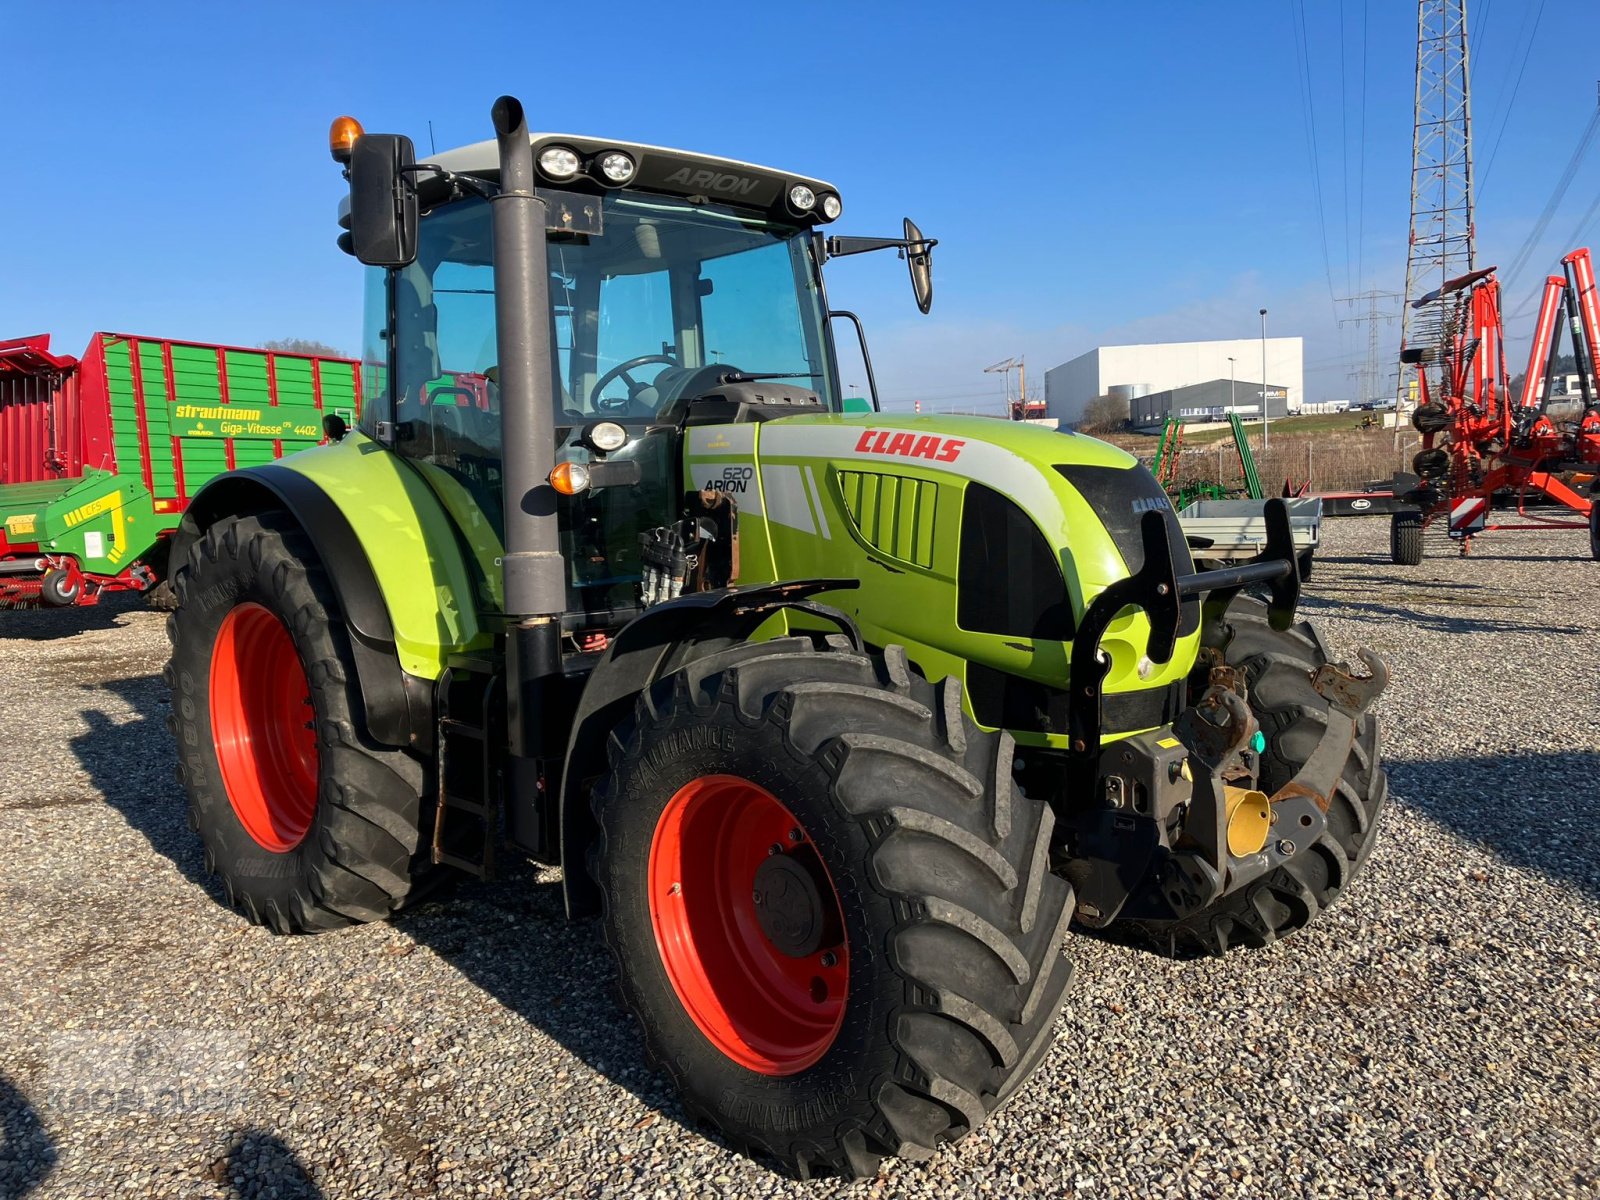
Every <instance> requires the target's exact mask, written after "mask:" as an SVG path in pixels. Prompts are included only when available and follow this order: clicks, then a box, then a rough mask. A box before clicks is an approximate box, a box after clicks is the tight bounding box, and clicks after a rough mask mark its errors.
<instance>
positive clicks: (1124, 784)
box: [1067, 500, 1389, 928]
mask: <svg viewBox="0 0 1600 1200" xmlns="http://www.w3.org/2000/svg"><path fill="white" fill-rule="evenodd" d="M1266 523H1267V544H1266V547H1265V549H1264V550H1263V551H1262V553H1261V554H1260V555H1258V556H1257V557H1256V558H1254V559H1253V560H1251V561H1250V562H1248V563H1244V564H1241V565H1239V566H1234V567H1228V568H1224V569H1221V570H1216V571H1204V572H1198V573H1193V574H1182V575H1180V574H1179V573H1178V566H1177V563H1176V562H1175V560H1174V558H1173V555H1172V550H1171V546H1170V543H1169V541H1168V534H1167V525H1166V518H1165V517H1164V516H1163V515H1162V514H1161V513H1159V512H1149V513H1146V514H1145V515H1144V517H1143V519H1142V522H1141V525H1140V536H1141V539H1142V542H1143V546H1144V564H1143V566H1141V567H1140V569H1139V570H1138V571H1136V572H1135V573H1134V574H1132V575H1130V576H1129V577H1128V578H1126V579H1123V580H1120V581H1118V582H1117V583H1115V584H1112V585H1111V586H1110V587H1108V588H1106V589H1105V591H1103V592H1101V593H1100V595H1099V596H1098V597H1097V598H1096V599H1095V601H1094V602H1093V603H1092V604H1091V605H1090V606H1089V609H1088V611H1087V612H1086V613H1085V614H1084V618H1083V621H1082V623H1081V625H1080V627H1079V629H1078V633H1077V636H1076V638H1075V639H1074V641H1073V647H1072V695H1071V701H1070V704H1069V708H1068V733H1069V737H1070V746H1071V750H1070V767H1069V770H1068V773H1067V781H1068V785H1069V786H1070V787H1071V789H1072V794H1073V795H1075V796H1089V797H1093V800H1092V801H1091V802H1090V804H1089V805H1088V806H1087V808H1086V809H1084V810H1082V815H1081V816H1080V817H1079V819H1078V821H1077V822H1076V823H1075V824H1076V830H1075V837H1074V845H1073V847H1072V852H1071V854H1070V864H1069V866H1068V874H1069V875H1070V877H1071V878H1072V881H1073V883H1074V885H1075V887H1076V889H1077V897H1078V914H1077V915H1078V920H1079V921H1080V922H1082V923H1083V924H1085V925H1087V926H1090V927H1093V928H1099V927H1103V926H1105V925H1109V924H1110V923H1111V922H1112V921H1113V920H1115V919H1116V918H1117V917H1118V916H1119V915H1120V916H1135V915H1137V916H1141V917H1156V916H1161V917H1165V918H1167V919H1176V920H1182V919H1184V918H1186V917H1189V916H1191V915H1193V914H1195V913H1198V912H1200V911H1201V910H1202V909H1205V908H1206V907H1208V906H1209V905H1211V904H1212V903H1213V902H1214V901H1216V900H1217V899H1218V898H1219V897H1221V896H1223V895H1225V894H1228V893H1231V892H1236V891H1238V890H1239V889H1241V888H1243V887H1245V886H1247V885H1249V884H1250V883H1252V882H1254V881H1256V880H1258V879H1261V878H1263V877H1264V876H1266V875H1268V874H1270V873H1271V872H1273V871H1275V870H1277V869H1278V868H1279V867H1281V866H1283V865H1284V864H1285V863H1287V862H1288V861H1289V860H1290V859H1292V858H1294V857H1295V855H1296V854H1298V853H1300V852H1302V851H1303V850H1304V849H1305V848H1306V847H1308V846H1310V845H1311V844H1312V843H1313V842H1315V841H1316V840H1317V839H1318V838H1319V837H1321V836H1322V834H1323V832H1324V831H1325V830H1326V828H1327V822H1328V809H1329V806H1330V804H1331V803H1332V800H1333V795H1334V792H1335V790H1336V789H1337V788H1338V786H1339V781H1340V778H1341V775H1342V772H1343V771H1344V768H1345V764H1346V762H1347V761H1348V759H1349V756H1350V753H1351V747H1352V745H1353V743H1354V742H1355V740H1356V737H1357V732H1358V730H1357V727H1358V723H1359V721H1360V719H1361V715H1362V714H1363V713H1364V712H1365V711H1366V710H1367V709H1368V708H1370V707H1371V705H1372V703H1373V701H1375V700H1376V699H1377V697H1378V694H1379V693H1380V692H1382V691H1383V689H1384V686H1385V685H1386V684H1387V683H1388V679H1389V671H1388V668H1387V667H1386V666H1385V665H1384V663H1383V660H1382V659H1380V658H1379V657H1378V656H1377V655H1376V654H1374V653H1372V652H1371V651H1370V650H1367V649H1365V648H1362V649H1360V650H1358V651H1357V653H1358V655H1359V657H1360V659H1361V661H1362V663H1363V664H1364V665H1365V666H1366V669H1367V674H1366V675H1363V676H1357V675H1352V674H1351V673H1350V671H1349V669H1348V667H1347V666H1346V665H1344V664H1334V663H1325V664H1323V665H1321V666H1319V667H1318V668H1316V669H1315V670H1314V671H1313V672H1312V673H1311V686H1312V687H1313V688H1314V689H1315V691H1316V692H1317V694H1318V695H1320V696H1321V697H1322V698H1323V699H1324V700H1325V701H1327V704H1328V712H1327V722H1326V726H1325V729H1324V732H1323V734H1322V737H1321V740H1320V741H1319V743H1318V744H1317V746H1316V748H1315V750H1313V752H1312V753H1311V755H1310V756H1309V758H1308V759H1307V760H1306V761H1305V763H1304V765H1303V766H1302V767H1301V769H1300V770H1299V771H1298V773H1296V774H1295V776H1294V777H1293V778H1292V779H1290V780H1289V781H1288V782H1286V783H1284V784H1283V785H1282V786H1280V787H1279V788H1278V789H1277V790H1276V791H1275V792H1274V793H1273V794H1272V795H1271V796H1267V795H1265V794H1264V793H1262V792H1261V791H1259V790H1257V786H1256V785H1257V782H1258V779H1259V776H1260V752H1261V750H1262V748H1263V746H1264V740H1263V738H1262V735H1261V733H1260V730H1259V726H1258V724H1257V721H1256V719H1255V716H1254V715H1253V714H1252V712H1251V710H1250V706H1249V704H1248V699H1249V692H1248V685H1247V682H1246V680H1245V678H1244V675H1243V672H1241V671H1239V670H1238V669H1236V668H1235V667H1231V666H1228V665H1226V664H1225V663H1224V662H1223V660H1222V656H1221V655H1220V654H1219V653H1218V652H1217V651H1216V650H1215V649H1214V648H1211V647H1205V648H1203V649H1202V651H1201V658H1200V662H1199V664H1198V666H1197V668H1196V671H1197V673H1199V672H1204V673H1205V674H1204V677H1203V678H1202V680H1201V683H1202V684H1203V687H1202V690H1201V691H1200V694H1199V696H1198V697H1197V698H1196V700H1195V702H1194V703H1193V704H1192V705H1191V706H1190V707H1189V708H1187V709H1185V710H1184V711H1183V712H1181V713H1180V714H1179V715H1178V717H1177V719H1176V720H1175V721H1174V722H1173V724H1172V726H1171V728H1170V730H1155V731H1152V732H1149V733H1144V734H1138V735H1135V736H1133V737H1129V738H1124V739H1121V740H1119V741H1117V742H1114V743H1112V744H1111V745H1109V746H1105V747H1102V745H1101V741H1100V730H1101V728H1102V723H1101V696H1102V692H1101V685H1102V683H1103V681H1104V679H1105V677H1106V675H1107V673H1108V672H1109V671H1110V668H1111V662H1110V659H1109V657H1108V656H1107V655H1106V654H1105V653H1104V652H1103V651H1102V650H1101V649H1100V639H1101V637H1102V636H1103V635H1104V634H1105V631H1106V629H1107V627H1108V626H1109V625H1110V624H1111V622H1112V621H1113V620H1114V619H1115V618H1116V617H1117V615H1118V614H1119V613H1121V612H1123V611H1124V610H1125V609H1127V608H1129V607H1133V608H1136V609H1138V610H1140V611H1141V612H1143V613H1144V614H1145V616H1146V617H1147V618H1148V620H1149V622H1150V640H1149V643H1148V651H1147V653H1148V655H1149V658H1150V659H1151V661H1152V662H1154V663H1157V664H1160V663H1165V662H1167V661H1169V660H1170V659H1171V657H1172V654H1173V649H1174V646H1175V644H1176V641H1177V635H1178V626H1179V622H1180V619H1181V616H1182V609H1183V605H1184V603H1185V601H1188V600H1193V599H1195V598H1199V597H1204V601H1203V616H1202V620H1203V622H1204V625H1205V627H1206V628H1207V629H1214V628H1217V627H1218V626H1219V625H1220V623H1221V622H1222V621H1223V619H1224V617H1225V616H1226V614H1227V611H1228V607H1229V605H1231V604H1232V603H1233V601H1234V599H1235V598H1236V597H1237V596H1238V594H1239V592H1240V591H1241V590H1242V589H1244V588H1246V587H1249V586H1251V585H1265V586H1266V587H1267V588H1268V589H1269V592H1270V600H1269V603H1268V605H1267V612H1268V617H1269V621H1270V624H1271V626H1272V628H1273V629H1276V630H1278V631H1280V632H1281V631H1284V630H1287V629H1289V627H1290V626H1291V625H1292V624H1293V622H1294V616H1295V609H1296V607H1297V605H1298V603H1299V598H1300V577H1299V571H1298V568H1297V565H1296V561H1295V546H1294V538H1293V535H1292V533H1291V530H1290V526H1289V513H1288V509H1287V507H1286V506H1285V505H1284V503H1283V502H1282V501H1281V500H1271V501H1268V503H1267V506H1266ZM1274 835H1275V836H1274ZM1152 871H1154V872H1155V876H1154V877H1155V879H1156V880H1157V881H1158V895H1159V902H1160V903H1162V904H1164V906H1166V907H1167V909H1168V911H1167V912H1165V913H1156V912H1153V911H1152V912H1145V911H1142V909H1143V908H1144V907H1146V905H1147V903H1148V902H1147V901H1144V900H1140V901H1137V902H1136V906H1137V907H1139V908H1140V909H1141V911H1140V912H1138V913H1134V912H1131V911H1125V910H1126V909H1127V908H1128V906H1129V901H1130V898H1132V897H1134V896H1135V895H1136V889H1139V888H1140V886H1141V885H1142V884H1143V883H1144V882H1145V881H1146V880H1147V879H1149V878H1151V872H1152Z"/></svg>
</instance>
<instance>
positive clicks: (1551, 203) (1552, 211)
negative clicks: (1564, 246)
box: [1505, 105, 1600, 288]
mask: <svg viewBox="0 0 1600 1200" xmlns="http://www.w3.org/2000/svg"><path fill="white" fill-rule="evenodd" d="M1597 130H1600V105H1596V106H1595V110H1594V112H1593V113H1591V114H1590V116H1589V123H1588V124H1587V125H1585V126H1584V127H1583V132H1582V133H1580V134H1579V135H1578V144H1577V146H1575V147H1574V148H1573V151H1572V157H1571V158H1570V159H1568V160H1567V167H1566V170H1564V171H1562V172H1561V178H1560V179H1558V180H1556V186H1555V187H1554V188H1553V189H1552V190H1551V192H1550V198H1549V200H1547V201H1546V202H1545V206H1544V211H1543V212H1541V213H1540V214H1539V220H1538V221H1537V222H1536V223H1535V224H1534V227H1533V229H1532V230H1530V231H1529V233H1528V236H1527V237H1526V238H1525V239H1523V242H1522V245H1521V246H1520V247H1519V248H1518V250H1517V254H1516V257H1515V258H1514V259H1513V260H1512V263H1511V266H1509V267H1508V268H1506V272H1505V284H1506V287H1508V288H1509V287H1511V286H1513V285H1514V284H1515V283H1516V281H1517V279H1518V277H1519V276H1520V275H1521V274H1522V270H1523V268H1524V267H1526V266H1527V265H1528V260H1529V259H1530V258H1532V257H1533V252H1534V251H1535V250H1536V249H1537V248H1538V243H1539V239H1540V238H1542V237H1543V236H1544V231H1545V230H1546V229H1547V228H1548V227H1549V225H1550V221H1551V219H1552V218H1554V216H1555V215H1556V210H1557V209H1558V208H1560V207H1561V201H1562V200H1563V199H1565V198H1566V194H1567V189H1568V188H1569V187H1571V186H1572V181H1573V180H1574V179H1576V178H1577V176H1578V168H1579V167H1580V166H1582V165H1583V157H1584V155H1585V154H1587V153H1588V152H1589V147H1590V145H1591V144H1592V143H1593V142H1594V136H1595V132H1596V131H1597Z"/></svg>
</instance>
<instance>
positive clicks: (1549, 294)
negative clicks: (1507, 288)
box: [1390, 249, 1600, 566]
mask: <svg viewBox="0 0 1600 1200" xmlns="http://www.w3.org/2000/svg"><path fill="white" fill-rule="evenodd" d="M1561 263H1562V267H1563V274H1561V275H1551V276H1550V277H1549V278H1548V279H1546V280H1545V287H1544V299H1543V302H1542V303H1541V305H1540V308H1539V319H1538V324H1537V325H1536V327H1535V331H1534V338H1533V346H1532V349H1531V351H1530V353H1529V356H1528V370H1527V374H1526V377H1525V382H1524V383H1523V386H1522V395H1521V396H1520V398H1518V397H1513V395H1512V391H1511V380H1510V377H1509V376H1508V374H1507V371H1506V358H1505V328H1504V325H1503V322H1502V318H1501V311H1500V284H1499V281H1498V280H1497V279H1496V278H1495V275H1494V268H1493V267H1488V268H1486V269H1484V270H1481V271H1473V272H1470V273H1469V274H1466V275H1463V276H1461V277H1460V278H1458V279H1452V280H1451V281H1450V282H1448V283H1446V284H1445V285H1444V286H1443V287H1442V288H1441V289H1439V291H1437V292H1433V293H1430V294H1429V295H1427V296H1424V297H1422V298H1421V299H1420V300H1417V301H1414V302H1413V303H1414V304H1415V305H1416V306H1418V307H1420V306H1421V305H1424V304H1431V303H1439V302H1441V301H1443V302H1445V303H1447V304H1450V305H1451V306H1452V307H1451V310H1450V313H1449V315H1448V318H1447V321H1446V325H1445V337H1444V338H1443V339H1441V342H1440V345H1439V347H1438V348H1437V349H1435V350H1432V351H1429V350H1424V349H1420V348H1413V349H1408V350H1405V351H1403V352H1402V354H1401V361H1402V362H1405V363H1408V364H1411V365H1414V366H1415V367H1416V368H1417V384H1418V389H1419V392H1418V399H1419V403H1418V405H1417V408H1416V410H1415V411H1414V412H1413V413H1412V415H1411V421H1412V424H1413V425H1414V426H1415V427H1416V429H1417V432H1419V433H1420V434H1422V449H1421V450H1419V451H1418V452H1417V455H1416V457H1415V459H1413V462H1412V466H1413V469H1414V470H1415V471H1416V473H1417V476H1418V477H1419V479H1420V481H1421V482H1420V485H1419V486H1418V487H1417V489H1416V490H1415V491H1413V492H1412V493H1411V494H1410V496H1409V497H1408V499H1410V500H1412V501H1413V502H1414V503H1415V504H1416V506H1417V507H1416V509H1414V510H1407V511H1404V512H1398V513H1396V514H1395V515H1394V517H1393V518H1392V520H1393V524H1392V526H1391V532H1390V554H1391V557H1392V558H1393V560H1394V561H1395V562H1396V563H1400V564H1402V565H1407V566H1414V565H1415V564H1417V563H1419V562H1421V561H1422V535H1423V531H1424V529H1426V528H1427V527H1428V526H1429V525H1432V524H1434V523H1435V522H1438V521H1443V522H1445V523H1446V524H1447V527H1448V530H1449V534H1450V537H1451V538H1453V539H1455V540H1456V541H1457V542H1458V543H1459V544H1460V547H1461V553H1462V554H1463V555H1465V554H1469V553H1471V549H1472V539H1473V538H1474V537H1476V536H1477V535H1478V534H1481V533H1484V532H1486V531H1489V530H1496V531H1498V530H1542V529H1588V531H1589V549H1590V553H1591V554H1592V555H1593V556H1594V557H1595V558H1597V559H1600V504H1596V503H1595V499H1594V497H1595V494H1596V476H1597V473H1600V396H1597V395H1596V391H1595V374H1594V372H1595V361H1596V356H1597V353H1600V296H1597V294H1596V291H1595V275H1594V264H1593V262H1592V260H1591V258H1590V255H1589V251H1588V250H1587V249H1582V250H1574V251H1573V252H1572V253H1571V254H1568V255H1567V256H1566V257H1565V258H1563V259H1562V260H1561ZM1563 324H1566V325H1567V326H1568V327H1569V328H1570V330H1571V337H1572V354H1573V358H1574V360H1575V368H1576V389H1575V390H1573V389H1570V388H1566V387H1558V386H1557V385H1558V383H1561V384H1564V383H1565V380H1558V379H1557V378H1556V374H1555V363H1556V357H1557V353H1558V351H1559V348H1560V342H1561V326H1562V325H1563Z"/></svg>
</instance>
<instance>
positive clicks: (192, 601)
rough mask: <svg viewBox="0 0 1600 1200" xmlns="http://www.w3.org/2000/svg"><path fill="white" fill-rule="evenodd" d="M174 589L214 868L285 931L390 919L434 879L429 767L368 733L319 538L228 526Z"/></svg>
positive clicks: (261, 920)
mask: <svg viewBox="0 0 1600 1200" xmlns="http://www.w3.org/2000/svg"><path fill="white" fill-rule="evenodd" d="M174 584H175V587H176V591H177V595H178V598H179V604H178V608H177V610H176V611H175V612H174V613H173V614H172V615H171V616H170V617H169V618H168V619H167V632H168V635H169V636H170V638H171V640H172V660H171V662H170V663H169V664H168V666H167V671H166V679H167V684H168V686H169V687H171V689H172V717H171V722H172V730H173V733H174V735H175V736H176V738H177V741H178V763H179V765H178V778H179V780H180V781H181V782H182V783H183V785H184V788H185V790H186V791H187V793H188V804H189V823H190V826H191V827H192V828H194V829H195V830H197V831H198V832H199V834H200V838H201V841H202V842H203V843H204V846H205V863H206V869H207V871H209V872H211V873H213V874H215V875H218V876H220V877H221V881H222V886H223V889H224V890H225V891H226V893H227V897H228V902H229V903H230V904H232V905H233V906H234V907H235V908H237V909H238V910H239V911H240V912H242V913H244V915H245V916H246V917H248V918H249V919H250V920H251V921H254V922H256V923H257V924H267V925H271V926H272V928H273V929H275V930H277V931H278V932H280V933H291V932H292V933H301V932H308V931H313V930H321V929H332V928H335V927H337V926H341V925H348V924H351V923H353V922H357V921H372V920H377V919H380V918H382V917H386V916H388V915H389V913H390V912H391V911H393V910H394V909H395V908H396V907H397V906H398V905H399V904H400V903H401V902H402V901H403V900H405V898H406V897H407V895H408V894H410V892H411V891H412V887H413V884H414V883H415V882H416V880H417V879H418V878H419V877H420V876H421V874H422V873H423V872H424V871H425V870H427V869H428V868H427V855H426V852H425V850H424V848H423V846H422V838H421V836H420V829H421V807H422V792H423V786H424V776H425V772H424V771H423V766H422V764H421V763H419V762H418V761H417V760H415V759H413V758H411V757H410V756H408V755H406V754H405V753H404V752H402V751H398V750H387V749H384V748H381V747H379V746H377V745H375V744H374V743H373V742H372V741H371V740H370V739H369V738H368V737H367V736H366V731H365V729H364V727H363V725H362V723H361V717H360V715H359V714H360V712H361V707H360V697H359V692H358V688H357V683H356V671H355V663H354V661H353V658H352V655H351V650H350V644H349V638H348V635H347V633H346V631H345V626H344V621H343V619H342V618H341V617H340V616H339V612H338V608H337V602H336V601H335V599H334V595H333V588H332V585H331V583H330V582H329V580H328V577H327V575H326V574H325V573H324V572H323V569H322V565H321V563H320V562H319V560H318V558H317V555H316V551H315V550H314V549H313V548H312V546H311V543H310V541H309V540H308V539H307V538H306V536H305V534H304V533H302V532H301V531H300V529H299V528H298V527H296V526H295V525H294V523H293V522H292V521H290V520H289V519H288V518H286V517H282V516H278V515H275V514H264V515H261V516H247V517H232V518H228V519H225V520H223V521H221V522H219V523H218V524H216V525H214V526H212V527H211V528H210V529H209V530H208V531H207V532H206V533H205V535H204V536H203V537H202V538H200V540H199V541H198V542H196V543H195V546H194V548H193V550H192V552H191V553H190V555H189V558H188V561H187V562H185V563H183V564H182V565H181V566H180V567H179V568H178V571H177V573H176V575H175V576H174Z"/></svg>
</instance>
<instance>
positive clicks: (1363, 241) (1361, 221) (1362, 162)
mask: <svg viewBox="0 0 1600 1200" xmlns="http://www.w3.org/2000/svg"><path fill="white" fill-rule="evenodd" d="M1357 145H1358V146H1359V148H1360V149H1359V152H1358V154H1357V157H1356V163H1357V166H1356V180H1357V182H1356V282H1357V283H1364V282H1365V279H1364V278H1363V276H1364V274H1365V267H1366V257H1367V0H1361V137H1360V140H1359V141H1358V142H1357Z"/></svg>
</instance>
